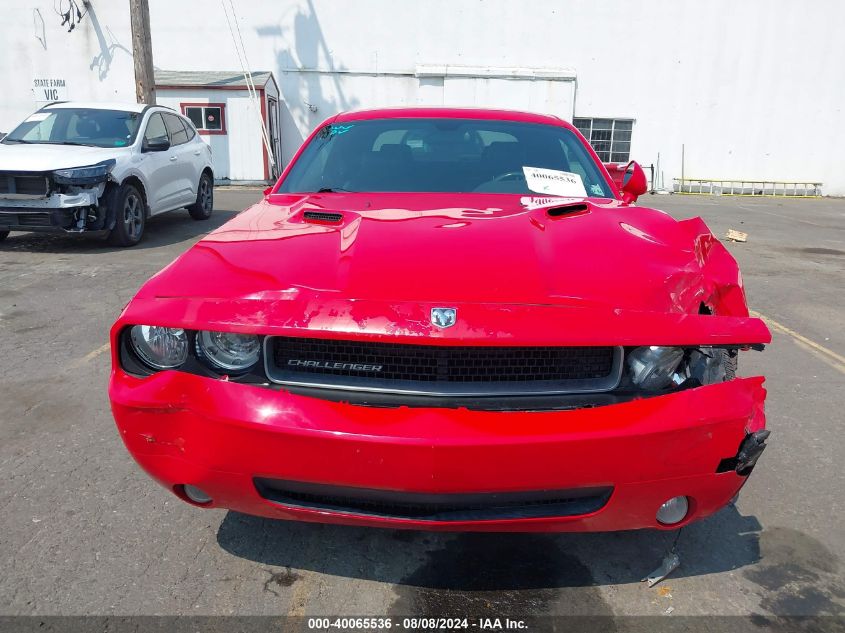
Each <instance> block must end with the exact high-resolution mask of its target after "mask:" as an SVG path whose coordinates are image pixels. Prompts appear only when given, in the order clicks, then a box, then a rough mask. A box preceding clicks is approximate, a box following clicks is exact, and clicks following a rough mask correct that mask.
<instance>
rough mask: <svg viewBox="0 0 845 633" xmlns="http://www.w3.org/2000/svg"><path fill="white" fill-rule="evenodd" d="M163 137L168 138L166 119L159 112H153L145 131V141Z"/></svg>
mask: <svg viewBox="0 0 845 633" xmlns="http://www.w3.org/2000/svg"><path fill="white" fill-rule="evenodd" d="M162 138H165V139H166V138H167V128H166V127H165V126H164V120H163V119H162V118H161V115H160V114H159V113H158V112H153V114H152V115H151V116H150V120H149V121H147V129H146V131H145V132H144V140H145V141H154V140H158V139H162Z"/></svg>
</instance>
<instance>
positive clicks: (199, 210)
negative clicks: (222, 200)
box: [188, 173, 214, 220]
mask: <svg viewBox="0 0 845 633" xmlns="http://www.w3.org/2000/svg"><path fill="white" fill-rule="evenodd" d="M213 209H214V181H213V180H211V176H209V175H208V174H207V173H204V174H203V175H202V176H200V183H199V186H197V201H196V202H195V203H194V204H192V205H191V206H189V207H188V213H190V214H191V217H192V218H193V219H194V220H207V219H208V218H210V217H211V211H212V210H213Z"/></svg>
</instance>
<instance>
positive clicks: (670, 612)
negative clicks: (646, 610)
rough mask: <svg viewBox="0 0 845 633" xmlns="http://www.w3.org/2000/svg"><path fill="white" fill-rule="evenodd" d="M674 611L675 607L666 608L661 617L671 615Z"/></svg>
mask: <svg viewBox="0 0 845 633" xmlns="http://www.w3.org/2000/svg"><path fill="white" fill-rule="evenodd" d="M674 610H675V607H666V610H665V611H664V612H663V615H671V614H672V611H674Z"/></svg>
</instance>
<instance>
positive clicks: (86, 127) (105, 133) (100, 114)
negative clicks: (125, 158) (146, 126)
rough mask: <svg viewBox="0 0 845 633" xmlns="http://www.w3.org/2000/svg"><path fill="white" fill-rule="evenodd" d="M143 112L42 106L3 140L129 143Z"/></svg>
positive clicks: (57, 142)
mask: <svg viewBox="0 0 845 633" xmlns="http://www.w3.org/2000/svg"><path fill="white" fill-rule="evenodd" d="M141 116H142V115H141V113H140V112H124V111H121V110H99V109H96V108H55V109H49V110H39V111H38V112H36V113H35V114H33V115H31V116H30V117H29V118H28V119H27V120H26V121H24V122H23V123H21V124H20V125H19V126H18V127H16V128H15V129H14V130H12V131H11V132H10V133H9V134H8V136H6V138H4V139H3V141H2V142H3V143H4V144H14V143H39V144H50V145H91V146H93V147H126V146H127V145H131V144H132V143H133V142H134V140H135V135H136V134H137V132H138V124H139V123H140V121H141Z"/></svg>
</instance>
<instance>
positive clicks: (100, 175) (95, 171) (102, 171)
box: [53, 158, 117, 185]
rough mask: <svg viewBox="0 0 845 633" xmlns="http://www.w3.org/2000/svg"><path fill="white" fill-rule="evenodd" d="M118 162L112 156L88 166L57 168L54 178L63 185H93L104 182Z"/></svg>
mask: <svg viewBox="0 0 845 633" xmlns="http://www.w3.org/2000/svg"><path fill="white" fill-rule="evenodd" d="M116 163H117V161H116V160H115V159H114V158H110V159H109V160H104V161H103V162H102V163H97V164H96V165H89V166H87V167H71V168H68V169H56V170H54V171H53V180H55V181H56V182H57V183H59V184H61V185H93V184H96V183H98V182H103V181H104V180H105V179H106V178H107V177H108V175H109V174H110V173H111V170H112V169H114V166H115V164H116Z"/></svg>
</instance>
